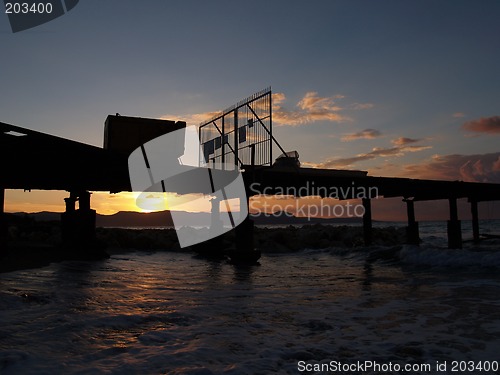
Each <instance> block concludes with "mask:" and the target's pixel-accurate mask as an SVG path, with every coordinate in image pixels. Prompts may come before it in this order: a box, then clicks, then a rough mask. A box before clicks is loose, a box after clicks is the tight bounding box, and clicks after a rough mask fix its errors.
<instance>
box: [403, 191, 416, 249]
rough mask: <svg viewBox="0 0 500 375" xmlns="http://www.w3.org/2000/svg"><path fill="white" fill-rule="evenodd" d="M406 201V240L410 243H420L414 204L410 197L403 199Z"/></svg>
mask: <svg viewBox="0 0 500 375" xmlns="http://www.w3.org/2000/svg"><path fill="white" fill-rule="evenodd" d="M403 201H404V202H406V212H407V214H408V226H407V227H406V242H407V243H409V244H412V245H418V244H419V243H420V235H419V231H418V222H417V221H416V220H415V205H414V201H413V200H411V199H403Z"/></svg>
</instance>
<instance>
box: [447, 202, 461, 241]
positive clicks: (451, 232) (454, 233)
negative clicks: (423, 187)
mask: <svg viewBox="0 0 500 375" xmlns="http://www.w3.org/2000/svg"><path fill="white" fill-rule="evenodd" d="M449 204H450V220H448V248H450V249H461V248H462V227H461V223H460V220H458V209H457V199H456V198H450V199H449Z"/></svg>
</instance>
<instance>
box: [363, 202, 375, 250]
mask: <svg viewBox="0 0 500 375" xmlns="http://www.w3.org/2000/svg"><path fill="white" fill-rule="evenodd" d="M363 208H364V209H365V212H364V214H363V239H364V242H365V246H370V245H371V244H372V239H373V237H372V205H371V199H370V198H363Z"/></svg>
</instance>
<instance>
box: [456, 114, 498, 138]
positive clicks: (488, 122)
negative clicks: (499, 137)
mask: <svg viewBox="0 0 500 375" xmlns="http://www.w3.org/2000/svg"><path fill="white" fill-rule="evenodd" d="M462 127H463V128H464V129H465V130H466V131H469V132H475V133H486V134H500V116H492V117H482V118H480V119H478V120H473V121H468V122H466V123H465V124H463V126H462Z"/></svg>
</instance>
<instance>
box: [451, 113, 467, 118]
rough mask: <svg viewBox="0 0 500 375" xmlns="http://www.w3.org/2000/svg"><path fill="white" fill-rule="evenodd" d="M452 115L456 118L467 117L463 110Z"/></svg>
mask: <svg viewBox="0 0 500 375" xmlns="http://www.w3.org/2000/svg"><path fill="white" fill-rule="evenodd" d="M452 116H453V117H454V118H462V117H465V113H463V112H455V113H454V114H453V115H452Z"/></svg>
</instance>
